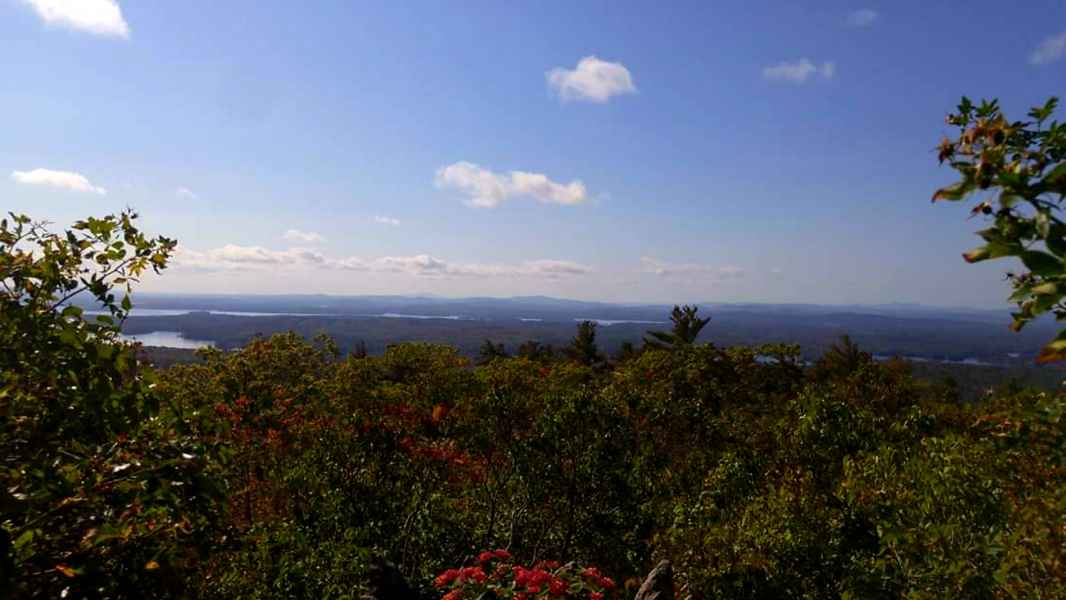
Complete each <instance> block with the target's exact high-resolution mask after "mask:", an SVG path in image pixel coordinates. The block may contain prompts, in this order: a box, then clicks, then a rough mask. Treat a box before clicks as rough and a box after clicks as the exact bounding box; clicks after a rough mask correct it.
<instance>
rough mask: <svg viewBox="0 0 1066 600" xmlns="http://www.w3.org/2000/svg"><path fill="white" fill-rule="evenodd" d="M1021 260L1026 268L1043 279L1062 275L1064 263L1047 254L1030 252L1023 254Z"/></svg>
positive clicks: (1035, 251)
mask: <svg viewBox="0 0 1066 600" xmlns="http://www.w3.org/2000/svg"><path fill="white" fill-rule="evenodd" d="M1021 259H1022V262H1023V263H1024V264H1025V266H1026V268H1028V269H1029V270H1030V271H1032V272H1033V273H1035V274H1036V275H1039V276H1041V277H1054V276H1056V275H1061V274H1062V261H1061V260H1059V259H1057V258H1055V257H1054V256H1052V255H1050V254H1048V253H1046V252H1039V251H1037V250H1028V251H1026V252H1023V253H1022V254H1021Z"/></svg>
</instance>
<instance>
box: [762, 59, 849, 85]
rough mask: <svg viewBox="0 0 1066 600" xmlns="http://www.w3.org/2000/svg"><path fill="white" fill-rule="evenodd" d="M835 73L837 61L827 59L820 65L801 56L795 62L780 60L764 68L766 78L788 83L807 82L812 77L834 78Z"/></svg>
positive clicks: (763, 74) (763, 73)
mask: <svg viewBox="0 0 1066 600" xmlns="http://www.w3.org/2000/svg"><path fill="white" fill-rule="evenodd" d="M834 75H836V63H834V62H832V61H826V62H823V63H822V64H821V65H820V66H819V65H816V64H814V63H812V62H811V61H810V59H807V58H801V59H799V60H797V61H793V62H789V61H784V62H780V63H778V64H776V65H773V66H769V67H764V68H763V70H762V76H763V77H765V78H766V79H769V80H771V81H785V82H788V83H806V81H807V80H808V79H810V78H811V77H821V78H822V79H832V78H833V76H834Z"/></svg>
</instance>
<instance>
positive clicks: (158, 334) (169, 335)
mask: <svg viewBox="0 0 1066 600" xmlns="http://www.w3.org/2000/svg"><path fill="white" fill-rule="evenodd" d="M121 337H122V339H123V340H125V341H127V342H140V343H142V344H144V345H145V346H161V347H163V348H181V349H188V350H195V349H197V348H209V347H214V345H215V343H214V342H209V341H206V340H190V339H188V338H186V337H185V336H183V335H181V333H179V332H177V331H153V332H151V333H138V334H136V335H122V336H121Z"/></svg>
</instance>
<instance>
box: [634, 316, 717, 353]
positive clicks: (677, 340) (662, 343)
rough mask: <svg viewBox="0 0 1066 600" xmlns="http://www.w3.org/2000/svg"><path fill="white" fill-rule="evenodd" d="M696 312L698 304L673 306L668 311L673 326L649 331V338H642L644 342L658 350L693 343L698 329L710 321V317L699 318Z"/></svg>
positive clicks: (697, 335)
mask: <svg viewBox="0 0 1066 600" xmlns="http://www.w3.org/2000/svg"><path fill="white" fill-rule="evenodd" d="M697 312H699V307H698V306H688V305H685V306H674V310H673V311H672V312H671V313H670V321H672V322H673V324H674V326H673V328H672V329H671V330H670V331H649V332H648V335H650V336H651V338H650V339H649V338H644V344H645V345H646V346H650V347H652V348H658V349H660V350H675V349H677V348H681V347H684V346H691V345H692V344H695V343H696V339H697V338H699V336H700V331H702V330H703V328H704V327H706V325H707V323H709V322H710V321H711V318H710V317H707V318H706V319H701V318H699V316H697V314H696V313H697Z"/></svg>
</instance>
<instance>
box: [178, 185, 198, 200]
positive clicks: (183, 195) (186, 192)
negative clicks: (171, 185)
mask: <svg viewBox="0 0 1066 600" xmlns="http://www.w3.org/2000/svg"><path fill="white" fill-rule="evenodd" d="M174 195H175V196H177V197H178V199H179V200H199V199H200V197H199V196H197V195H196V192H194V191H192V190H190V189H189V188H187V187H180V188H178V189H176V190H174Z"/></svg>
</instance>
